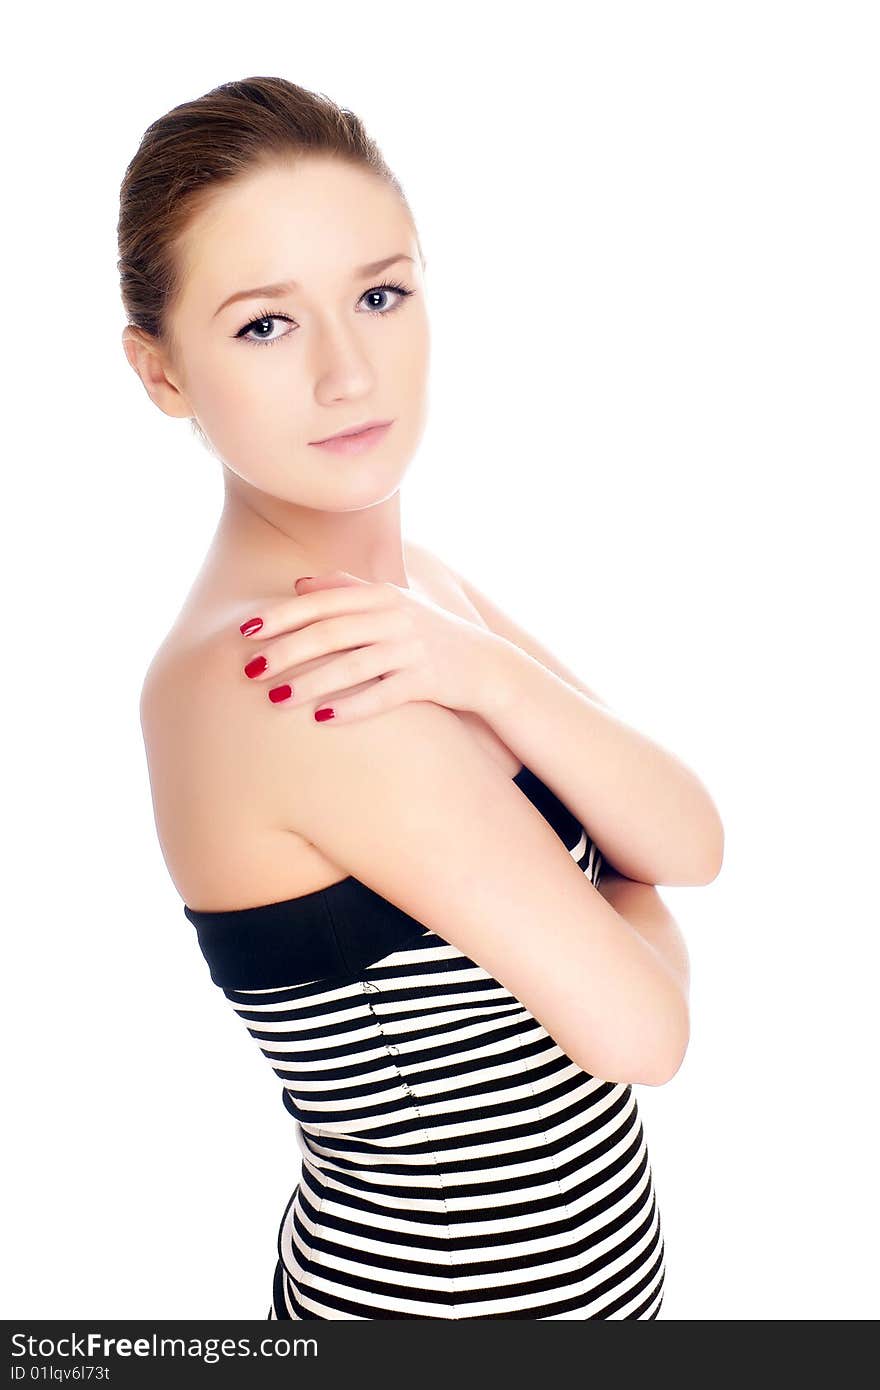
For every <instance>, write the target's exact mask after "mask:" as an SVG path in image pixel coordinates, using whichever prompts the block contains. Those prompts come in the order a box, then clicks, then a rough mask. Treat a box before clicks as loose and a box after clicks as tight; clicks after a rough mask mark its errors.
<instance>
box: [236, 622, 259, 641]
mask: <svg viewBox="0 0 880 1390" xmlns="http://www.w3.org/2000/svg"><path fill="white" fill-rule="evenodd" d="M262 626H263V619H262V618H248V620H247V622H246V623H242V625H241V627H240V628H239V629H238V630H239V632H240V633H241V635H242V637H250V635H251V633H252V632H259V630H260V628H261V627H262Z"/></svg>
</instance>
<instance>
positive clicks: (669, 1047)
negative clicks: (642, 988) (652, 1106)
mask: <svg viewBox="0 0 880 1390" xmlns="http://www.w3.org/2000/svg"><path fill="white" fill-rule="evenodd" d="M689 1042H690V1011H689V1009H688V1003H687V999H686V998H684V997H682V999H681V1002H680V1007H678V1008H677V1009H676V1010H675V1012H674V1013H671V1014H668V1015H666V1016H665V1017H664V1019H663V1021H662V1025H661V1027H660V1028H658V1029H656V1030H655V1032H654V1034H653V1036H652V1038H651V1041H650V1052H649V1054H648V1055H647V1056H645V1051H644V1046H645V1044H644V1041H643V1042H642V1047H641V1050H640V1055H639V1057H638V1059H637V1060H635V1061H634V1060H633V1059H632V1056H630V1059H629V1062H628V1063H627V1064H623V1065H618V1066H616V1067H613V1068H612V1069H611V1071H612V1074H611V1075H608V1074H607V1073H606V1074H605V1075H604V1076H603V1079H604V1080H606V1081H610V1080H612V1079H614V1080H616V1081H618V1082H621V1083H622V1084H624V1085H633V1086H665V1085H666V1083H667V1082H668V1081H671V1080H672V1078H673V1077H674V1076H675V1074H676V1073H677V1072H678V1070H679V1068H680V1067H681V1064H682V1062H683V1061H684V1059H685V1056H686V1054H687V1050H688V1043H689Z"/></svg>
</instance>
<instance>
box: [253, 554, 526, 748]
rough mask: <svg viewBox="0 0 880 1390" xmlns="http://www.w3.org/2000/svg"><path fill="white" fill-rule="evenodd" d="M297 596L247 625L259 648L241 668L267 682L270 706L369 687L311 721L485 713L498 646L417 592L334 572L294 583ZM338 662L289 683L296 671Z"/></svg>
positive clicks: (487, 635)
mask: <svg viewBox="0 0 880 1390" xmlns="http://www.w3.org/2000/svg"><path fill="white" fill-rule="evenodd" d="M296 586H297V593H296V595H295V596H294V597H293V598H290V599H282V600H281V601H280V602H278V603H273V604H272V605H271V607H269V608H268V609H264V610H263V611H262V613H261V614H260V616H259V618H249V619H248V620H247V621H246V622H244V623H242V624H241V628H240V631H241V633H242V636H244V637H246V638H247V640H248V641H249V642H254V643H255V644H256V645H257V648H258V650H257V652H256V653H255V654H254V656H253V657H252V658H251V659H250V660H249V661H248V663H247V665H246V666H245V667H244V671H245V674H246V675H247V676H248V677H250V679H252V680H256V681H267V682H268V683H269V691H268V696H269V699H270V700H271V701H272V702H273V704H282V705H285V706H290V705H291V704H294V703H295V704H297V705H301V704H302V703H303V702H304V701H307V700H322V699H324V698H325V697H326V696H327V694H328V693H330V692H335V691H339V690H345V689H347V688H348V687H350V686H354V685H359V684H361V682H363V681H370V680H372V681H373V682H374V684H373V685H371V686H369V687H368V688H367V689H365V690H359V691H357V692H356V693H355V694H354V695H347V696H345V697H344V698H341V699H339V698H337V699H334V700H333V702H332V704H331V705H325V706H322V707H321V708H318V709H316V710H315V719H317V720H318V721H319V722H323V721H324V720H325V719H335V720H337V721H339V720H342V719H344V720H350V719H360V718H363V717H364V716H366V715H370V714H376V713H378V712H379V711H380V710H384V709H391V708H392V707H393V706H395V705H400V704H404V703H406V702H407V701H410V700H432V701H433V702H434V704H437V705H446V706H447V707H448V708H449V709H461V710H476V711H479V709H480V708H481V706H482V705H483V704H484V702H485V699H486V695H487V694H488V691H489V688H490V683H491V681H492V679H493V672H494V671H495V667H496V662H495V657H496V653H497V647H498V645H499V639H497V638H496V637H495V635H494V634H493V633H492V632H490V631H488V629H486V628H481V627H477V626H475V624H473V623H470V622H468V621H467V620H466V619H465V618H459V617H457V616H456V615H455V614H453V613H449V612H447V610H446V609H444V608H440V607H438V606H437V605H436V604H434V603H431V602H430V601H429V600H426V599H423V598H421V597H419V596H417V595H416V594H415V593H413V591H412V590H411V589H402V588H399V587H398V585H396V584H391V583H384V582H383V583H370V582H369V581H367V580H365V579H359V578H358V577H357V576H356V575H353V574H349V573H348V571H347V570H331V571H329V572H328V573H326V574H322V575H313V576H309V577H308V578H307V579H298V580H297V581H296ZM332 652H340V653H341V655H339V656H337V657H335V658H334V659H333V660H331V661H328V662H325V663H324V664H323V665H321V666H318V667H314V668H313V669H311V670H309V671H306V672H303V673H301V674H299V675H297V676H296V678H295V680H293V679H290V678H289V673H290V671H291V669H292V668H294V667H296V666H299V665H301V664H303V663H304V662H308V661H312V660H314V659H315V658H317V657H323V656H328V655H329V654H330V653H332Z"/></svg>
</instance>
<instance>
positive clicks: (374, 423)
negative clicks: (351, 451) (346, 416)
mask: <svg viewBox="0 0 880 1390" xmlns="http://www.w3.org/2000/svg"><path fill="white" fill-rule="evenodd" d="M390 424H391V421H390V420H364V422H363V424H362V425H352V426H351V428H350V429H347V430H338V431H337V432H336V434H328V436H327V438H326V439H312V440H310V441H309V442H310V443H311V444H330V443H331V442H332V441H333V440H334V439H347V438H348V436H349V435H350V434H365V433H366V431H367V430H373V429H378V428H379V426H380V425H390Z"/></svg>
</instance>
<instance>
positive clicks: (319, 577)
mask: <svg viewBox="0 0 880 1390" xmlns="http://www.w3.org/2000/svg"><path fill="white" fill-rule="evenodd" d="M365 582H366V581H365V580H363V579H359V578H358V576H357V575H356V574H350V573H349V571H348V570H325V571H324V573H323V574H304V575H301V576H300V578H299V579H297V580H295V581H294V586H293V587H294V588H295V589H296V591H297V593H298V594H304V593H311V591H312V590H313V589H341V588H343V587H344V586H345V585H346V584H363V583H365Z"/></svg>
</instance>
